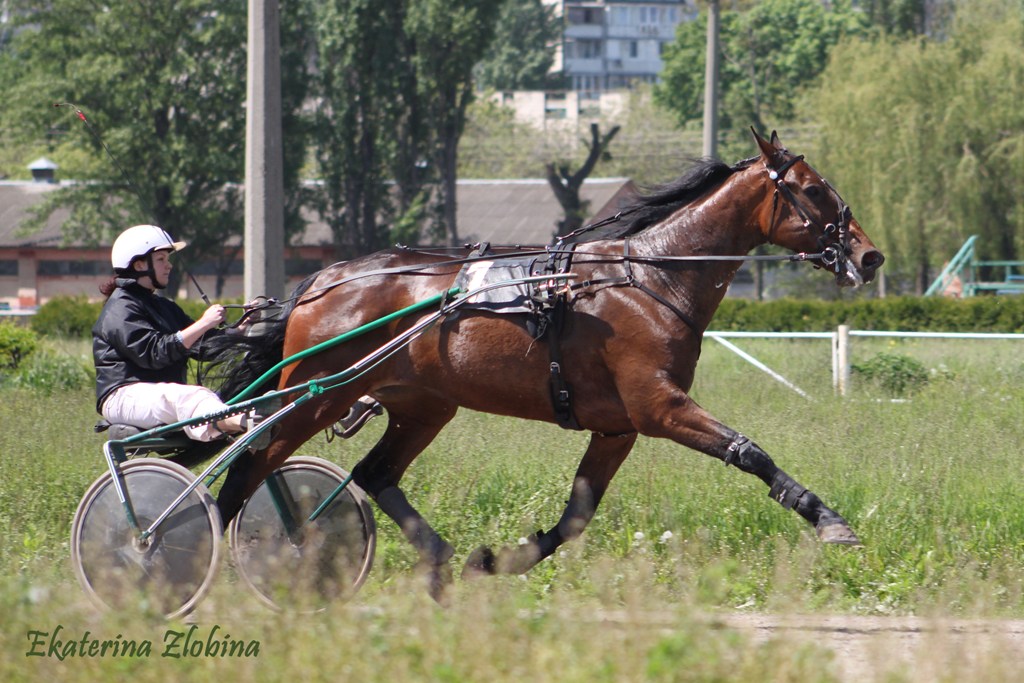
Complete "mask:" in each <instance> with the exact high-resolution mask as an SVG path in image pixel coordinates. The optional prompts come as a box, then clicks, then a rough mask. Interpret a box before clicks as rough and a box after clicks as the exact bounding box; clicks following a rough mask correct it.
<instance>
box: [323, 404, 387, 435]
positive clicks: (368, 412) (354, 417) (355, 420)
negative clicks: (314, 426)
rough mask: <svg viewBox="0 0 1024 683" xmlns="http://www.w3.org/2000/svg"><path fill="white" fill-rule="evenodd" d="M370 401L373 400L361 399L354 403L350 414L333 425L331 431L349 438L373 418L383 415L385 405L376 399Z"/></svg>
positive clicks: (349, 411) (349, 410)
mask: <svg viewBox="0 0 1024 683" xmlns="http://www.w3.org/2000/svg"><path fill="white" fill-rule="evenodd" d="M370 401H373V402H372V403H367V402H366V401H364V400H363V399H359V400H358V401H356V402H355V403H353V404H352V407H351V408H349V409H348V414H346V415H345V417H343V418H341V419H340V420H338V421H337V422H335V423H334V424H333V425H332V426H331V431H333V432H334V433H335V435H337V436H340V437H341V438H343V439H348V438H350V437H353V436H355V435H356V432H358V431H359V430H360V429H362V428H363V425H364V424H366V423H367V422H369V421H370V420H371V419H373V418H375V417H377V416H378V415H383V414H384V406H382V405H381V404H380V402H379V401H376V400H374V399H370Z"/></svg>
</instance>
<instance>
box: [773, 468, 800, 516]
mask: <svg viewBox="0 0 1024 683" xmlns="http://www.w3.org/2000/svg"><path fill="white" fill-rule="evenodd" d="M806 492H807V489H806V488H804V487H803V486H801V485H800V484H798V483H796V482H795V481H794V480H793V478H792V477H790V476H789V475H788V474H786V473H785V472H783V471H782V470H778V471H777V472H776V473H775V476H774V477H772V484H771V490H770V491H769V492H768V495H769V496H771V497H772V498H774V499H775V500H776V501H777V502H778V503H779V504H780V505H781V506H782V507H784V508H786V509H787V510H792V509H793V506H795V505H796V504H797V501H799V500H800V496H802V495H804V493H806Z"/></svg>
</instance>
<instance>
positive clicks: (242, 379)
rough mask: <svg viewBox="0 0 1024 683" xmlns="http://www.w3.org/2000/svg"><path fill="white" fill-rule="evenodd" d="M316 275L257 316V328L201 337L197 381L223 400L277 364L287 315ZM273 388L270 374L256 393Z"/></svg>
mask: <svg viewBox="0 0 1024 683" xmlns="http://www.w3.org/2000/svg"><path fill="white" fill-rule="evenodd" d="M317 275H319V273H313V274H312V275H310V276H309V277H307V278H306V279H305V280H303V281H302V282H300V283H299V284H298V285H297V286H296V287H295V290H294V291H293V292H292V294H291V296H290V297H289V298H288V300H287V301H285V303H284V305H283V306H282V307H281V308H280V309H279V310H276V311H274V312H273V313H272V314H270V315H265V316H264V317H262V318H260V320H259V322H258V323H257V324H256V325H254V328H256V329H257V331H250V332H249V333H248V334H232V333H230V332H229V333H226V334H221V335H217V336H215V337H213V338H211V339H204V340H203V343H202V348H201V360H202V365H201V367H200V372H199V382H200V384H203V385H204V386H207V387H210V388H211V389H214V390H216V392H217V394H218V395H219V396H220V397H221V399H223V400H225V401H227V400H229V399H231V398H232V397H234V396H235V395H237V394H238V393H239V392H240V391H242V390H243V389H245V388H246V387H248V386H249V385H250V384H252V383H253V382H254V381H255V380H257V379H259V377H260V376H261V375H262V374H263V373H264V372H266V371H267V370H269V369H270V368H272V367H274V366H275V365H277V364H278V363H279V362H280V361H281V359H282V357H283V356H282V352H283V349H284V331H285V327H286V326H287V324H288V316H289V315H290V314H291V312H292V309H293V308H295V301H296V298H297V297H298V296H299V295H301V294H302V293H303V292H305V291H306V290H307V289H309V287H310V285H312V284H313V280H314V279H315V278H316V276H317ZM270 310H273V309H267V312H269V311H270ZM276 388H277V381H276V379H274V378H271V379H269V380H268V381H267V382H265V383H264V384H262V385H261V386H260V388H259V390H258V394H263V393H266V392H267V391H270V390H272V389H276ZM250 398H252V397H250Z"/></svg>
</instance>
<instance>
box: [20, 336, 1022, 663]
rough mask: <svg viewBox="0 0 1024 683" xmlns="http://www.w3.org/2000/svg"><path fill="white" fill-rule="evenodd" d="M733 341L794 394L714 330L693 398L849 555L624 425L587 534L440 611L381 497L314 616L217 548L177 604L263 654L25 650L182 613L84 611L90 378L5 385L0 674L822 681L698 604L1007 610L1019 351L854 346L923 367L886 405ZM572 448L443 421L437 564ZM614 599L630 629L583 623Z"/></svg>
mask: <svg viewBox="0 0 1024 683" xmlns="http://www.w3.org/2000/svg"><path fill="white" fill-rule="evenodd" d="M738 343H739V345H740V346H741V347H743V348H744V349H746V350H748V351H750V352H752V353H754V355H756V356H757V357H758V358H760V359H761V360H763V361H764V362H766V363H767V364H768V365H770V366H771V367H773V368H774V369H775V370H777V371H779V372H781V373H782V374H783V375H785V376H786V377H787V378H789V379H790V380H791V381H793V382H795V383H796V384H797V385H799V386H801V387H802V388H803V389H805V390H806V391H808V393H810V394H811V397H812V399H811V400H806V399H803V398H801V397H800V396H798V395H796V394H795V393H793V392H791V391H790V390H788V389H786V388H785V387H783V386H782V385H781V384H779V383H777V382H775V381H773V380H772V379H771V378H769V377H768V376H767V375H764V374H763V373H761V372H760V371H758V370H756V369H754V368H753V367H751V366H749V365H747V364H746V363H745V362H743V361H742V360H741V359H739V358H738V357H736V356H734V355H732V354H731V353H729V352H728V351H726V350H725V349H723V348H721V347H719V346H718V345H717V344H715V343H713V342H712V341H710V340H709V341H708V342H707V343H706V344H705V350H704V355H703V358H702V360H701V364H700V366H699V370H698V377H697V382H696V385H695V389H694V392H693V393H694V396H695V397H696V399H697V400H698V402H700V403H701V404H702V405H703V406H704V407H705V408H707V409H708V410H710V411H711V412H712V414H714V415H716V417H718V418H719V419H721V420H722V421H723V422H725V423H726V424H728V425H730V426H732V427H733V428H735V429H737V430H739V431H741V432H743V433H745V434H747V435H748V436H750V437H751V438H752V439H754V440H755V441H757V442H758V443H759V444H760V445H761V446H762V447H763V448H764V449H765V450H766V451H767V452H768V453H769V454H771V455H772V457H773V458H774V459H775V461H776V462H777V463H778V464H779V465H780V466H781V467H783V468H784V469H785V470H786V471H787V472H789V473H790V474H791V475H793V476H794V477H795V478H796V479H797V480H798V481H800V482H801V483H803V484H804V485H806V486H807V487H808V488H810V489H812V490H813V491H815V492H816V493H817V494H818V495H819V496H820V497H821V498H822V499H823V500H824V501H825V502H826V504H828V505H829V506H831V507H833V508H834V509H836V510H837V511H839V512H840V513H841V514H843V515H844V516H845V517H846V518H847V520H848V521H849V522H850V524H851V526H852V527H853V528H854V530H855V531H856V532H857V533H858V534H859V535H860V537H861V539H862V541H863V542H864V547H863V548H858V549H851V548H843V547H830V546H823V545H821V544H820V543H818V542H817V540H816V539H815V538H814V535H813V530H812V529H811V528H810V527H809V526H808V525H807V524H806V523H805V522H803V521H802V520H801V519H800V518H799V517H798V516H797V515H795V514H793V513H792V512H788V511H786V510H783V509H782V508H781V507H780V506H778V505H777V504H776V503H774V502H773V501H771V500H770V499H769V498H768V497H767V489H766V488H765V487H764V485H763V484H762V483H761V482H760V481H758V480H756V479H755V478H753V477H751V476H749V475H745V474H743V473H742V472H739V471H738V470H736V469H734V468H726V467H724V466H723V465H722V463H721V462H719V461H717V460H713V459H711V458H708V457H707V456H704V455H701V454H699V453H695V452H692V451H689V450H687V449H684V448H682V447H679V446H676V445H674V444H672V443H669V442H665V441H655V440H649V439H640V440H639V441H638V443H637V446H636V448H635V449H634V452H633V454H632V455H631V456H630V458H629V459H628V460H627V461H626V463H625V464H624V465H623V467H622V469H621V470H620V472H619V474H618V476H617V477H616V479H615V480H614V482H613V484H612V488H611V490H610V491H609V493H608V495H607V496H606V498H605V501H604V503H603V504H602V506H601V508H600V509H599V511H598V514H597V516H596V518H595V519H594V522H593V523H592V524H591V525H590V527H589V528H588V529H587V532H586V533H585V534H584V536H583V538H582V539H580V540H579V541H577V542H574V543H571V544H567V545H566V546H563V548H562V549H561V550H560V551H559V552H558V553H557V554H556V555H555V556H554V557H552V558H549V559H548V560H546V561H544V562H543V563H541V564H540V565H539V566H538V567H536V568H535V569H534V570H533V571H531V572H530V573H529V574H528V575H527V576H526V577H525V578H520V577H499V578H496V579H494V580H490V579H489V580H484V581H480V582H472V583H466V582H462V581H460V580H458V579H456V583H455V587H454V593H453V603H452V606H451V607H450V608H449V609H447V610H441V609H438V608H436V607H435V606H434V605H433V603H432V602H431V601H430V600H429V599H428V598H427V597H426V594H425V592H424V591H423V590H422V587H421V586H420V585H419V583H418V582H417V579H416V576H415V572H414V570H413V567H414V564H415V561H416V557H415V553H414V552H413V550H412V549H411V548H410V547H409V546H408V544H406V543H405V541H404V539H402V537H401V535H400V534H399V533H398V531H397V530H396V529H395V528H394V525H393V524H392V523H391V522H390V521H389V520H387V519H384V518H383V517H382V516H381V515H380V514H379V511H377V510H376V508H375V512H377V516H378V517H377V519H378V534H379V537H378V549H377V555H376V561H375V565H374V569H373V571H372V573H371V576H370V579H369V580H368V582H367V584H366V585H365V586H364V587H363V589H362V591H361V592H360V594H359V595H358V596H356V598H355V600H354V601H353V602H352V603H350V604H347V605H337V606H335V607H332V609H331V610H330V611H329V612H328V613H327V614H324V615H318V616H314V617H297V616H293V615H286V614H285V615H282V614H278V613H274V612H271V611H269V610H267V609H266V608H264V607H262V606H261V605H260V604H259V603H258V602H257V601H256V599H255V598H254V597H251V596H250V595H249V594H248V592H247V590H246V589H245V587H244V586H243V585H242V584H241V583H240V582H239V581H238V579H237V577H236V576H235V575H234V573H233V572H232V571H231V567H230V563H229V562H225V566H224V567H223V568H222V571H221V573H220V576H219V578H218V581H217V583H216V585H215V586H214V589H213V590H212V592H211V594H210V595H209V596H208V597H207V599H206V600H205V601H204V602H203V603H202V604H201V605H200V607H199V609H198V611H197V613H196V619H197V623H198V625H199V627H200V632H201V633H202V634H203V635H204V637H205V635H206V634H208V633H209V632H210V629H211V628H212V626H213V625H217V626H218V627H219V628H220V633H223V632H225V631H230V632H231V634H232V636H233V637H237V638H244V639H247V640H249V639H255V640H259V641H260V644H261V652H260V657H259V658H258V659H247V660H226V659H220V658H210V657H201V658H196V659H191V660H185V659H179V660H175V659H169V658H161V657H159V653H158V652H154V655H153V656H152V657H151V658H149V659H134V660H133V659H111V658H106V659H100V658H92V659H89V658H84V659H82V658H79V659H75V660H74V661H67V660H66V661H64V662H59V661H56V660H54V659H53V658H49V657H42V658H29V657H25V652H26V651H27V650H28V648H29V645H28V643H29V640H28V635H27V634H28V633H29V632H30V631H33V630H43V631H48V630H52V629H53V628H54V627H55V626H56V625H58V624H60V625H62V626H63V627H64V629H65V633H67V634H68V637H69V638H70V637H75V638H80V637H81V636H82V634H83V633H84V632H85V631H90V632H91V633H93V634H94V635H95V636H97V637H103V638H108V639H109V638H114V637H115V636H116V635H117V634H119V633H120V634H123V637H125V638H133V639H149V640H152V641H153V642H154V647H156V648H158V649H159V648H160V647H162V639H163V637H164V634H165V633H166V631H167V630H168V629H171V630H178V631H180V630H183V629H184V628H186V627H185V626H184V625H182V624H180V623H170V624H169V623H165V622H163V621H160V620H154V619H152V618H149V617H146V616H141V615H134V614H106V615H97V614H96V613H95V612H94V611H93V609H92V608H91V607H90V606H89V604H88V602H87V601H86V600H85V598H84V596H83V595H82V593H81V590H80V589H79V587H78V585H77V583H76V582H75V580H74V577H73V574H72V571H71V568H70V563H69V559H68V555H69V551H68V535H69V527H70V521H71V518H72V516H73V514H74V510H75V508H76V506H77V504H78V500H79V498H80V497H81V495H82V494H83V493H84V491H85V489H86V488H87V487H88V486H89V484H90V483H91V482H92V481H93V480H94V479H95V478H97V477H98V476H100V475H101V474H102V473H103V467H104V466H103V461H102V457H101V451H100V446H101V444H102V438H101V437H100V436H97V435H94V434H93V433H92V431H91V427H92V424H93V423H94V422H95V418H96V416H95V413H94V410H93V398H92V395H91V392H90V391H88V390H82V391H75V392H70V393H60V392H56V393H53V394H52V395H46V394H43V393H39V392H34V391H30V390H27V389H14V388H7V389H3V390H0V420H2V422H0V423H2V424H3V425H4V428H3V429H2V430H0V613H2V614H4V616H5V624H4V628H3V630H2V631H0V680H5V681H8V680H9V681H18V680H26V681H27V680H40V679H52V680H98V679H100V678H103V677H107V676H110V675H119V676H121V675H123V676H125V677H127V676H131V677H132V679H133V680H140V681H147V680H164V679H166V678H167V677H168V676H170V675H172V674H173V675H174V676H175V677H177V676H179V675H181V674H184V675H186V676H188V677H189V678H190V680H191V679H192V678H194V679H195V680H216V679H223V678H224V677H225V676H230V677H231V679H232V680H234V679H238V678H240V677H247V678H249V679H251V680H254V681H259V680H278V679H279V678H281V677H283V676H285V675H287V676H289V677H294V678H295V679H296V680H301V679H310V680H318V679H321V678H331V679H337V678H353V679H359V678H361V679H364V680H423V681H427V680H430V681H434V680H440V681H445V680H450V681H470V680H485V679H486V680H508V681H513V680H524V679H528V678H532V679H541V680H559V681H564V680H567V681H574V680H607V681H620V680H638V681H639V680H654V681H658V680H675V681H688V680H693V681H698V680H716V681H764V680H797V679H801V680H816V681H822V680H834V677H830V674H828V673H823V672H828V671H830V670H831V669H829V666H830V665H829V657H830V655H829V653H828V652H826V651H824V650H822V649H819V648H808V647H807V646H803V645H799V644H796V643H787V642H781V643H780V642H774V644H773V646H772V650H771V653H770V654H771V656H767V655H768V654H769V652H768V650H767V649H765V648H766V646H765V645H764V644H756V643H753V642H750V641H749V640H747V639H745V637H744V636H743V635H741V634H739V633H737V632H733V631H730V630H729V629H724V628H709V627H708V625H707V622H706V620H705V619H704V616H703V615H708V614H714V613H716V612H717V611H735V610H737V609H739V610H757V611H766V612H784V613H793V612H826V613H848V614H852V613H857V614H920V615H945V616H984V617H992V616H995V617H1012V618H1024V569H1022V567H1024V505H1022V504H1021V501H1024V477H1022V476H1021V475H1022V469H1024V465H1022V460H1021V458H1020V443H1021V442H1022V438H1021V437H1022V429H1024V428H1022V427H1021V424H1022V420H1021V418H1022V406H1024V360H1022V359H1024V354H1021V353H1020V345H1019V343H1013V342H990V343H984V344H979V343H976V342H969V343H965V342H948V341H930V340H929V341H925V340H919V341H914V342H888V341H884V340H882V341H880V340H860V339H858V340H856V341H855V342H854V348H853V353H854V359H855V361H863V360H867V359H870V358H871V357H872V356H874V355H877V354H880V353H887V354H902V355H907V356H911V357H913V358H915V359H917V360H919V361H920V362H921V363H922V364H923V365H924V366H925V367H926V368H927V369H928V370H929V372H930V376H931V379H930V381H929V382H928V383H927V384H925V385H924V386H923V387H922V388H920V389H919V390H918V391H916V392H915V393H914V394H912V395H911V396H910V397H909V398H908V399H907V400H905V401H904V402H899V403H894V402H892V401H890V400H889V396H888V394H886V393H885V392H883V391H881V390H879V389H878V388H876V387H875V386H873V385H871V384H869V383H867V382H864V381H858V380H857V378H856V376H855V378H854V381H855V384H854V390H853V392H852V395H851V396H849V397H847V398H845V399H840V398H838V397H835V396H834V395H833V393H832V388H831V374H830V372H831V367H830V359H829V349H828V344H827V343H826V342H822V341H805V340H800V341H759V340H740V341H739V342H738ZM382 429H383V420H376V421H373V422H371V423H370V424H369V426H368V427H367V428H366V429H365V430H364V431H363V432H362V433H361V434H360V435H359V436H358V437H357V438H356V439H354V440H352V441H348V442H346V441H340V440H335V441H334V442H333V443H327V442H326V441H325V440H324V439H321V438H317V439H314V440H313V441H312V442H310V444H308V445H307V447H306V448H305V449H304V450H303V452H304V453H306V454H309V455H317V456H320V457H325V458H328V459H330V460H333V461H335V462H338V463H339V464H341V465H342V466H344V467H347V468H351V466H352V465H354V463H355V462H356V461H357V460H358V457H359V456H360V454H362V453H363V452H365V451H366V450H367V449H368V448H369V447H370V446H371V445H372V443H373V442H374V440H375V438H376V437H377V436H379V434H380V432H381V430H382ZM586 443H587V437H586V435H583V434H579V433H575V432H565V431H562V430H560V429H558V428H557V427H554V426H550V425H542V424H533V423H528V422H524V421H518V420H512V419H507V418H500V417H496V416H490V415H482V414H476V413H470V412H463V413H460V414H459V416H458V417H457V418H456V420H455V421H454V422H453V424H452V425H450V426H449V428H448V429H446V430H445V431H444V432H443V433H442V434H441V436H440V437H439V438H438V439H437V440H436V441H435V442H434V443H433V444H432V445H431V446H430V448H429V449H428V450H427V451H426V452H425V453H424V454H423V455H422V456H421V457H420V459H418V460H417V461H416V462H415V463H414V464H413V466H412V467H411V468H410V470H409V473H408V474H407V476H406V478H405V480H404V482H403V484H404V488H405V490H406V491H407V493H408V496H409V498H410V500H411V501H412V503H413V504H414V505H416V506H417V507H418V508H419V509H420V510H421V512H423V514H424V515H425V517H426V518H427V519H428V520H429V521H431V522H432V524H433V525H434V526H435V528H436V529H437V530H438V531H439V532H440V533H441V534H442V535H443V536H444V537H446V538H447V539H448V540H449V541H450V542H452V544H453V545H454V546H455V547H456V550H457V555H456V558H455V562H456V563H457V564H456V570H457V568H458V566H460V565H461V562H462V561H463V560H464V559H465V557H466V556H467V555H468V554H469V552H471V551H472V550H473V549H474V548H476V547H477V546H478V545H491V546H492V547H499V546H501V545H503V544H509V543H512V544H514V543H516V542H517V540H518V539H519V538H520V537H522V536H526V535H528V534H530V533H533V532H535V531H536V530H537V529H549V528H550V527H551V526H552V525H553V524H554V523H555V522H556V521H557V519H558V517H559V515H560V514H561V511H562V507H563V506H564V501H565V500H566V498H567V495H568V492H569V486H570V483H571V480H572V476H573V473H574V472H575V468H576V466H577V464H578V461H579V458H580V457H581V455H582V453H583V451H584V449H585V448H586ZM456 573H457V571H456ZM608 612H615V613H616V614H624V615H625V617H624V622H622V623H620V624H618V625H615V624H614V623H611V624H609V623H603V622H602V621H601V619H600V618H599V615H600V614H602V613H608ZM652 614H657V615H659V616H658V621H657V622H656V623H654V622H652V618H651V616H650V615H652ZM666 620H667V622H666ZM666 623H667V624H668V625H667V626H666ZM783 641H784V639H783ZM698 652H699V653H702V654H701V656H699V657H698V656H696V655H695V654H694V653H698ZM887 680H894V681H895V680H912V679H909V678H900V677H899V676H895V677H893V678H890V679H887ZM977 680H982V678H978V679H977Z"/></svg>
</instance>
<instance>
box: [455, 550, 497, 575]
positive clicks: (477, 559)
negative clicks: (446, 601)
mask: <svg viewBox="0 0 1024 683" xmlns="http://www.w3.org/2000/svg"><path fill="white" fill-rule="evenodd" d="M496 571H497V570H496V560H495V557H494V551H493V550H491V549H490V548H488V547H487V546H485V545H482V546H480V547H479V548H477V549H476V550H474V551H473V552H471V553H470V554H469V557H467V558H466V564H465V565H464V566H463V567H462V578H463V579H477V578H480V577H481V576H494V574H495V573H496Z"/></svg>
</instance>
